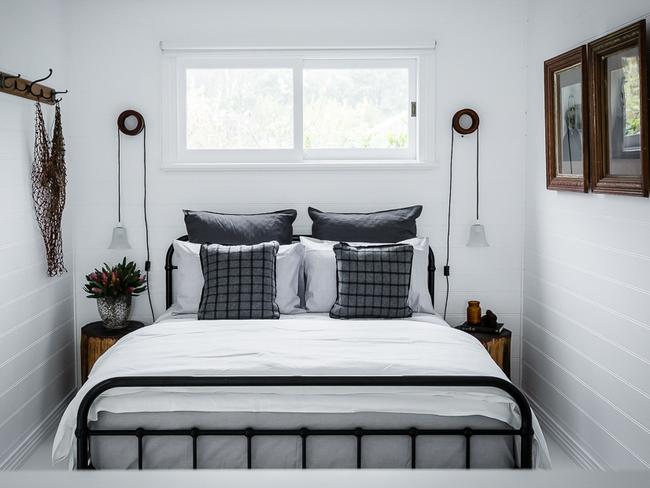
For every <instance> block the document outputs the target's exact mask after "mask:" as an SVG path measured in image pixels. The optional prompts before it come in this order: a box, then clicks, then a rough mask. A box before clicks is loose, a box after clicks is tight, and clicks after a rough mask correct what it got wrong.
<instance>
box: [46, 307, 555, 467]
mask: <svg viewBox="0 0 650 488" xmlns="http://www.w3.org/2000/svg"><path fill="white" fill-rule="evenodd" d="M136 375H137V376H171V375H178V376H201V375H204V376H208V375H210V376H258V375H259V376H264V375H268V376H274V375H275V376H283V375H305V376H310V375H313V376H338V375H341V376H346V375H349V376H372V375H396V376H400V375H485V376H496V377H499V378H504V379H506V377H505V375H504V374H503V372H502V371H501V369H500V368H499V367H498V366H497V365H496V364H495V363H494V361H492V359H491V358H490V356H489V354H488V353H487V351H486V350H485V348H484V347H483V346H482V345H481V344H480V342H478V341H477V340H476V339H474V338H473V337H472V336H470V335H469V334H466V333H464V332H461V331H458V330H456V329H454V328H452V327H449V325H448V324H447V323H446V322H445V321H444V320H442V319H441V318H440V317H438V316H436V315H428V314H416V315H415V316H414V317H412V318H410V319H399V320H333V319H330V318H329V317H327V314H300V315H283V316H282V317H281V318H280V320H219V321H209V320H204V321H199V320H196V318H191V317H189V318H188V316H179V315H172V314H171V313H170V314H169V315H168V316H166V317H161V319H159V320H158V322H157V323H156V324H154V325H153V326H149V327H145V328H142V329H140V330H138V331H135V332H133V333H131V334H129V335H128V336H126V337H124V338H123V339H121V340H120V341H119V342H118V343H117V344H116V345H115V346H113V347H112V348H111V349H109V350H108V351H107V352H106V353H105V354H104V355H103V356H102V357H101V358H100V359H99V360H98V361H97V362H96V363H95V366H94V367H93V369H92V371H91V373H90V376H89V378H88V381H87V382H86V383H85V384H84V385H83V387H82V388H81V389H80V390H79V392H78V393H77V395H76V396H75V398H74V399H73V401H72V402H71V403H70V405H68V408H67V409H66V411H65V413H64V415H63V418H62V419H61V422H60V424H59V428H58V430H57V434H56V437H55V440H54V445H53V453H52V454H53V460H55V461H62V460H64V459H68V460H69V462H70V463H72V462H73V461H74V457H75V442H74V440H75V438H74V429H75V421H76V412H77V409H78V406H79V402H80V401H81V398H83V396H84V395H85V393H86V392H87V391H88V390H89V389H90V388H92V387H93V386H94V385H95V384H97V383H99V382H101V381H102V380H105V379H107V378H111V377H116V376H136ZM217 391H218V392H219V394H218V395H217V394H215V393H216V392H217ZM101 411H105V412H111V413H133V412H174V411H198V412H284V413H287V412H305V413H345V412H382V413H400V412H402V413H414V414H435V415H446V416H455V417H457V416H468V415H482V416H484V417H487V418H493V419H496V420H500V421H502V422H505V423H507V424H509V425H511V426H513V427H515V428H516V427H518V426H519V421H520V417H519V412H518V408H517V407H516V404H515V403H514V402H513V401H512V399H511V398H510V397H509V396H508V395H507V394H506V393H505V392H502V391H500V390H494V389H490V388H472V389H467V388H423V387H391V388H380V387H364V388H357V387H286V388H270V387H266V388H219V389H216V388H200V389H198V388H194V389H192V388H165V389H151V388H129V389H114V390H111V391H109V392H106V393H105V394H103V395H102V396H101V397H100V398H99V399H97V400H96V401H95V403H94V405H93V408H92V409H91V412H90V414H89V419H90V420H96V419H97V418H98V412H101ZM533 422H534V430H535V439H534V445H533V452H534V465H535V466H537V467H550V459H549V454H548V449H547V447H546V443H545V441H544V437H543V435H542V433H541V430H540V428H539V425H538V423H537V420H536V419H535V418H534V419H533Z"/></svg>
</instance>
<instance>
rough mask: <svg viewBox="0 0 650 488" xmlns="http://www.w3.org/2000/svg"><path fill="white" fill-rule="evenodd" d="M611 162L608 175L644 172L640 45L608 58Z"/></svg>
mask: <svg viewBox="0 0 650 488" xmlns="http://www.w3.org/2000/svg"><path fill="white" fill-rule="evenodd" d="M605 66H606V74H607V87H606V96H607V108H608V110H607V132H608V135H609V140H608V143H609V164H608V167H607V168H606V174H608V175H612V176H640V175H641V92H640V90H641V84H640V80H639V78H640V71H639V48H638V47H637V46H635V47H630V48H627V49H624V50H621V51H618V52H615V53H612V54H610V55H608V56H606V57H605Z"/></svg>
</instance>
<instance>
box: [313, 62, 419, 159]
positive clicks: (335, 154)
mask: <svg viewBox="0 0 650 488" xmlns="http://www.w3.org/2000/svg"><path fill="white" fill-rule="evenodd" d="M372 68H377V69H381V68H383V69H387V68H406V69H408V103H409V106H408V107H405V108H406V110H407V111H408V114H409V119H408V147H407V148H369V149H364V148H315V149H304V150H303V159H306V160H320V161H336V160H354V161H361V160H401V159H405V160H415V159H416V158H417V117H411V116H410V104H411V103H412V102H415V103H416V106H417V98H418V86H417V81H418V80H417V78H418V77H417V59H416V58H410V59H409V58H404V59H401V58H394V59H386V58H384V59H305V60H304V62H303V70H308V69H372Z"/></svg>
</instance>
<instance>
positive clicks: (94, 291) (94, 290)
mask: <svg viewBox="0 0 650 488" xmlns="http://www.w3.org/2000/svg"><path fill="white" fill-rule="evenodd" d="M90 291H92V292H93V293H101V292H102V290H101V288H97V287H96V286H95V287H93V288H91V289H90Z"/></svg>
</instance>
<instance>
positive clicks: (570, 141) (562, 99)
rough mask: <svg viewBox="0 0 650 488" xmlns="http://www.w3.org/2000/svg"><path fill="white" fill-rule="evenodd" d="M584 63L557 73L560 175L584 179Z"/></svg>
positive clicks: (558, 166) (556, 127) (556, 159)
mask: <svg viewBox="0 0 650 488" xmlns="http://www.w3.org/2000/svg"><path fill="white" fill-rule="evenodd" d="M582 103H583V100H582V64H576V65H574V66H571V67H569V68H566V69H563V70H561V71H558V72H556V73H555V114H556V115H555V116H556V117H557V119H558V120H556V121H555V148H556V149H555V150H556V155H555V165H556V173H557V174H558V175H570V176H571V175H573V176H582V173H583V170H582V168H583V156H582V154H583V132H584V128H583V120H582Z"/></svg>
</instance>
